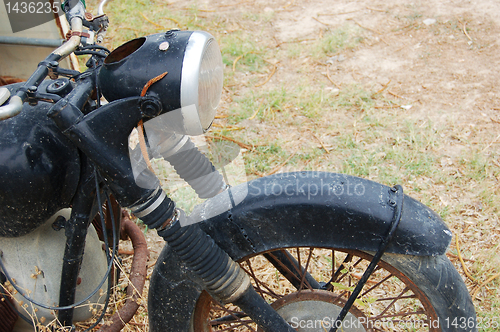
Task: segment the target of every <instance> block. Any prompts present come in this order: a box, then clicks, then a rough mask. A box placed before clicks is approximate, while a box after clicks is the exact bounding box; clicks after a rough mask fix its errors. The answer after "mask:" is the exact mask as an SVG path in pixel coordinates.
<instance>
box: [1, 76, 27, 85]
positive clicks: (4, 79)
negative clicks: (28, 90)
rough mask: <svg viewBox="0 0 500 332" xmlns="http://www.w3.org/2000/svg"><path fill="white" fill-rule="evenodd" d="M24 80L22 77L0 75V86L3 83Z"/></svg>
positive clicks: (7, 83)
mask: <svg viewBox="0 0 500 332" xmlns="http://www.w3.org/2000/svg"><path fill="white" fill-rule="evenodd" d="M20 82H24V81H23V80H22V79H19V78H15V77H12V76H0V86H2V85H9V84H12V83H20Z"/></svg>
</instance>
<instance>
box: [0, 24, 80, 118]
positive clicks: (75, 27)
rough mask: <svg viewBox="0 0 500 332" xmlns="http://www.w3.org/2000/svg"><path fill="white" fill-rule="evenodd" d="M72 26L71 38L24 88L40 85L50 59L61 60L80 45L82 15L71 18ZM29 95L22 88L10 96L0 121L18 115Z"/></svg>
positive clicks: (3, 107)
mask: <svg viewBox="0 0 500 332" xmlns="http://www.w3.org/2000/svg"><path fill="white" fill-rule="evenodd" d="M71 28H72V31H73V34H72V36H71V38H70V39H69V40H68V41H67V42H65V43H64V44H62V45H61V46H60V47H59V48H57V49H56V50H55V51H53V52H52V53H51V54H49V56H48V57H47V58H46V59H45V60H46V61H42V62H41V63H40V64H39V65H38V68H37V70H35V72H34V73H33V74H32V75H31V76H30V78H29V79H28V80H27V81H26V82H25V83H24V86H23V87H24V88H27V87H31V86H38V85H39V84H40V82H41V81H43V79H44V78H45V77H46V76H47V72H48V69H47V67H46V66H47V63H48V62H49V60H56V61H61V60H62V59H64V58H65V57H67V56H68V55H70V54H71V53H72V52H73V51H75V50H76V48H77V47H78V45H80V42H81V38H82V37H81V33H82V31H83V21H82V19H81V18H80V17H77V16H74V17H73V18H72V19H71ZM26 98H27V95H26V92H24V91H22V90H20V91H18V92H17V93H16V94H15V95H14V96H12V97H11V98H10V101H9V103H8V104H7V105H4V106H1V107H0V121H2V120H6V119H9V118H12V117H14V116H16V115H18V114H19V113H20V112H21V110H22V108H23V103H24V102H25V101H26Z"/></svg>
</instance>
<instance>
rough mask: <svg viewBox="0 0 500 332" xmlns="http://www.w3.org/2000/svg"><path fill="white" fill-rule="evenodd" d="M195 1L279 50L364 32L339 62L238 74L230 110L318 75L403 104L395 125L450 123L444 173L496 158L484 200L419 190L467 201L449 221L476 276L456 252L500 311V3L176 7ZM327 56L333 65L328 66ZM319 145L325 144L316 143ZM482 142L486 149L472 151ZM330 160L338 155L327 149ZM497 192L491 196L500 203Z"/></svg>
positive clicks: (463, 192)
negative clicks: (343, 32)
mask: <svg viewBox="0 0 500 332" xmlns="http://www.w3.org/2000/svg"><path fill="white" fill-rule="evenodd" d="M192 4H196V6H197V8H198V9H199V12H200V16H202V15H205V17H211V15H217V16H218V17H222V18H223V19H224V20H225V21H226V23H227V24H228V26H229V27H230V28H231V29H228V31H227V32H226V33H228V34H230V33H231V31H236V30H238V29H244V30H246V31H251V32H252V33H254V40H255V42H256V43H257V44H261V45H263V47H274V48H277V49H279V48H280V47H282V46H283V45H285V44H290V43H295V44H298V45H303V47H304V48H307V47H308V40H314V39H318V38H320V37H321V36H322V34H323V33H325V31H328V30H333V29H337V28H340V27H342V26H345V25H346V24H350V25H351V26H356V27H357V28H359V29H360V31H362V35H363V41H362V42H361V43H360V44H358V45H356V46H355V47H353V48H350V49H348V50H346V51H341V52H339V53H338V54H336V55H335V56H336V57H335V58H333V59H319V60H318V59H310V58H308V57H306V56H298V57H291V58H286V57H284V58H283V57H282V58H280V59H278V60H276V59H267V60H266V61H268V62H269V63H271V64H273V65H275V67H276V68H275V71H274V72H272V73H271V69H269V70H267V71H263V72H262V71H261V72H259V73H248V72H242V73H235V80H237V81H238V82H239V84H242V86H241V89H242V90H240V91H239V92H238V91H235V90H233V89H228V88H226V91H225V93H224V102H225V103H224V104H223V105H222V112H223V114H224V113H227V112H228V110H229V107H230V106H229V105H230V103H231V102H232V101H233V99H235V98H236V97H237V96H238V95H242V94H243V93H244V92H242V91H247V90H248V89H249V87H248V86H245V83H246V82H251V81H252V79H255V78H256V77H257V80H258V81H264V80H266V78H268V79H267V80H266V82H265V85H264V86H263V89H272V88H273V87H277V86H283V85H293V84H295V83H296V82H300V80H301V78H302V77H304V75H317V76H316V77H318V80H322V82H323V84H325V85H327V86H328V88H329V89H330V90H332V89H337V88H338V89H342V88H343V87H344V86H347V85H349V84H352V83H355V84H359V85H361V86H366V87H370V89H371V90H372V91H377V92H378V93H379V94H380V95H381V96H383V97H384V98H386V99H387V100H389V99H390V100H391V102H392V103H393V104H394V105H396V107H394V109H393V111H392V112H393V113H392V115H393V117H394V119H395V120H394V121H395V122H398V121H403V120H404V119H413V120H414V121H416V122H419V123H421V124H422V126H424V125H425V124H426V123H432V124H433V125H434V126H437V127H440V128H441V130H440V132H439V135H440V138H441V142H440V144H439V149H440V151H438V152H439V153H440V154H441V156H442V158H441V160H440V163H441V165H440V166H439V169H440V170H441V171H443V172H456V173H457V177H460V176H461V175H460V172H459V171H457V170H456V168H458V166H457V163H458V159H459V157H460V156H462V157H463V155H464V154H467V153H468V151H472V150H474V151H477V152H478V153H480V154H482V155H484V156H485V158H487V159H488V163H489V165H487V167H486V168H485V172H488V174H490V173H491V174H492V176H490V177H489V178H488V183H487V184H486V183H484V185H485V186H488V187H489V189H490V190H489V191H487V193H486V194H485V195H486V197H485V196H484V195H483V196H482V197H481V198H480V196H481V195H480V193H482V192H483V191H482V188H481V186H482V185H483V184H482V183H481V182H477V181H471V182H465V183H467V187H463V186H462V187H461V185H459V184H456V185H453V184H450V183H449V182H446V183H433V184H432V185H431V186H430V187H429V189H428V190H427V191H423V192H415V193H412V194H411V195H412V196H414V197H415V196H416V198H418V199H421V200H426V199H431V200H433V201H434V204H435V206H441V207H447V206H458V205H460V206H463V209H462V210H460V211H459V212H457V213H455V214H452V215H451V216H450V218H449V219H447V220H446V222H447V223H448V225H449V226H450V228H451V229H452V231H453V232H454V233H455V234H460V235H459V237H460V243H461V249H460V250H461V251H462V254H463V255H464V256H465V257H466V260H465V263H464V265H465V267H467V269H471V270H472V273H473V274H474V272H476V274H475V277H474V278H469V277H467V276H466V273H465V272H464V266H462V264H461V263H460V261H459V259H458V257H457V254H459V253H460V251H458V250H456V247H455V242H453V244H452V248H451V249H450V253H449V257H450V259H451V260H452V261H453V262H454V263H455V264H456V267H457V269H458V270H459V271H460V273H461V274H462V275H463V278H464V280H466V282H467V284H468V287H469V290H470V291H471V293H474V294H475V295H476V296H475V298H474V300H475V304H476V306H477V309H478V312H479V313H480V314H481V315H495V313H496V314H498V310H499V309H498V301H497V300H495V299H494V298H495V297H498V295H499V292H498V278H497V280H496V281H495V278H492V277H494V276H495V275H496V276H497V277H498V272H499V270H498V265H499V264H500V255H499V253H498V244H499V241H500V223H499V216H498V210H497V209H495V208H491V207H490V208H488V209H484V208H483V205H482V204H483V203H482V200H488V195H490V196H491V195H493V196H495V197H498V194H499V191H498V179H499V178H498V176H499V169H500V160H499V159H498V155H499V151H498V146H499V145H498V143H500V135H499V133H500V132H499V128H500V100H499V88H498V84H497V82H498V81H499V78H500V74H499V73H498V70H497V66H499V65H500V52H499V46H500V37H499V36H500V35H499V33H500V25H499V24H498V21H499V20H500V2H498V1H495V0H484V1H459V0H455V1H453V0H452V1H437V0H431V1H409V0H408V1H403V0H397V1H391V2H387V1H381V0H371V1H362V0H358V1H354V2H352V1H345V0H340V1H324V0H317V1H305V0H302V1H301V0H291V1H287V0H284V1H273V2H269V1H262V0H257V1H243V2H239V3H235V2H232V1H223V0H221V1H217V0H215V1H200V2H196V3H195V2H192V3H191V2H189V3H186V2H184V1H175V2H173V3H171V4H169V6H171V10H173V11H175V10H181V9H185V8H186V7H187V6H188V5H192ZM242 13H250V14H254V15H256V19H255V20H247V21H245V22H244V23H245V25H243V23H241V22H237V21H236V19H235V17H239V16H238V15H241V14H242ZM259 15H260V16H259ZM263 17H266V18H263ZM216 37H217V36H216ZM326 60H330V62H329V63H328V64H327V62H326ZM304 63H309V64H311V65H310V66H308V67H307V68H308V69H309V70H311V72H309V73H305V72H304V71H303V70H298V69H297V68H301V66H302V65H303V64H304ZM270 67H272V66H270ZM228 70H230V68H229V69H228ZM312 71H314V72H312ZM334 120H335V119H334V118H332V119H331V121H334ZM243 123H244V125H245V126H246V127H247V129H251V128H259V131H258V134H259V135H266V136H267V137H274V136H276V137H278V136H279V137H284V140H285V141H286V142H288V143H289V144H290V145H293V144H295V143H294V142H297V141H299V140H300V139H299V138H300V137H299V136H300V135H301V132H300V130H297V133H293V132H290V131H289V130H288V131H285V130H284V131H285V132H279V124H276V125H274V126H272V127H269V126H267V125H266V124H265V123H262V122H256V121H246V122H243ZM277 128H278V129H277ZM287 128H288V129H290V128H289V127H287ZM320 134H321V133H320V132H319V134H318V135H320ZM248 135H249V137H252V135H254V136H255V135H256V134H255V133H254V134H252V133H249V134H248ZM333 136H334V135H333ZM321 138H322V140H323V142H322V144H323V143H324V144H325V145H326V146H329V145H328V144H330V145H333V144H334V140H333V139H332V140H331V141H329V136H328V135H324V136H321ZM313 145H314V146H315V147H317V142H315V141H314V140H313ZM476 146H480V148H479V149H471V147H476ZM422 153H426V152H425V151H422ZM324 158H325V159H328V158H334V157H332V156H331V155H329V156H326V155H324ZM318 165H319V164H318ZM495 179H496V180H495ZM374 180H377V179H376V177H375V178H374ZM492 181H493V182H492ZM461 183H464V182H461ZM402 184H403V185H408V183H402ZM410 188H411V184H410ZM488 193H489V194H488ZM493 196H491V197H490V198H491V200H493V201H495V199H496V198H494V197H493ZM148 241H149V242H150V244H151V246H150V248H151V250H152V261H154V260H155V259H156V257H157V255H158V253H159V251H160V250H161V246H162V245H163V242H162V240H161V239H157V238H155V237H154V236H153V235H149V239H148ZM483 265H484V266H486V268H484V266H483ZM472 279H477V280H476V281H473V280H472ZM490 279H491V280H490ZM485 282H487V283H485Z"/></svg>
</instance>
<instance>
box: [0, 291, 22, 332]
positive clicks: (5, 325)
mask: <svg viewBox="0 0 500 332" xmlns="http://www.w3.org/2000/svg"><path fill="white" fill-rule="evenodd" d="M0 299H1V300H2V301H0V317H2V318H1V319H0V332H11V331H12V330H13V329H14V324H15V323H16V321H17V319H18V318H19V316H18V314H17V312H16V311H15V310H14V308H13V304H12V303H7V301H11V300H10V298H8V299H5V298H3V297H1V296H0Z"/></svg>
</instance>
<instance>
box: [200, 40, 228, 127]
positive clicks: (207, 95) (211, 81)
mask: <svg viewBox="0 0 500 332" xmlns="http://www.w3.org/2000/svg"><path fill="white" fill-rule="evenodd" d="M222 83H223V70H222V57H221V53H220V50H219V46H218V45H217V42H216V41H215V39H210V40H209V41H208V44H207V45H206V48H205V51H204V53H203V57H202V60H201V66H200V73H199V81H198V114H199V116H200V122H201V125H202V127H203V129H204V130H207V129H208V128H209V127H210V125H211V124H212V121H213V119H214V117H215V113H216V111H217V107H218V106H219V102H220V98H221V94H222Z"/></svg>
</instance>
